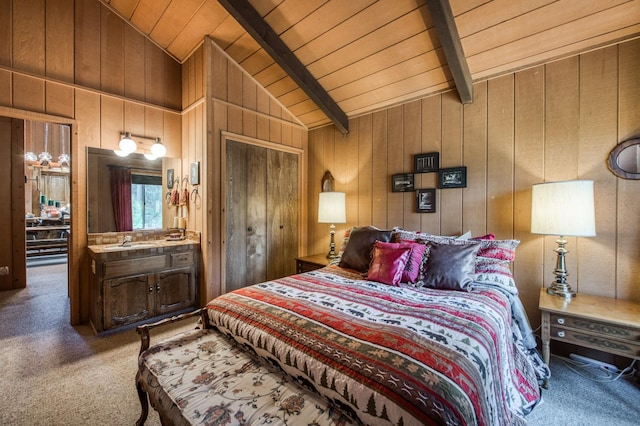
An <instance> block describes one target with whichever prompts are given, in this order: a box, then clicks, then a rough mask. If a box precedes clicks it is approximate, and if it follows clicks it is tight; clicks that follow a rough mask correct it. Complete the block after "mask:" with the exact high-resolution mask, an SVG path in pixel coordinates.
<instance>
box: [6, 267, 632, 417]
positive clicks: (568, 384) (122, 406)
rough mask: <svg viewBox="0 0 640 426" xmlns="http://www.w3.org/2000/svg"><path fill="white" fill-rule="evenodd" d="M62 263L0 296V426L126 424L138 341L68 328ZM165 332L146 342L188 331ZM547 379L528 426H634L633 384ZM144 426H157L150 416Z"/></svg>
mask: <svg viewBox="0 0 640 426" xmlns="http://www.w3.org/2000/svg"><path fill="white" fill-rule="evenodd" d="M66 273H67V272H66V264H57V265H46V266H38V267H30V268H29V269H28V270H27V277H28V287H27V288H26V289H23V290H13V291H7V292H0V366H2V367H3V369H2V374H0V395H1V397H0V425H88V424H91V425H132V424H134V423H135V420H136V419H137V418H138V415H139V413H140V411H139V410H140V406H139V402H138V398H137V393H136V390H135V386H134V377H135V373H136V358H137V352H138V348H139V339H138V336H137V334H136V333H135V331H134V330H126V331H122V332H118V333H112V334H109V335H107V336H101V337H97V336H95V335H94V333H93V331H92V330H91V328H90V327H89V326H88V325H82V326H78V327H72V326H70V325H69V324H68V322H69V301H68V298H67V282H66ZM194 326H195V320H190V321H185V323H183V324H175V325H172V326H170V327H169V328H168V329H167V330H166V331H163V332H162V333H157V334H155V335H154V336H153V338H152V339H153V340H159V339H162V338H166V337H169V336H171V335H173V334H175V333H177V332H179V331H183V330H186V329H190V328H193V327H194ZM551 369H552V373H553V378H552V381H551V386H550V388H549V389H548V390H544V393H543V402H542V404H541V405H539V406H538V407H536V408H535V409H534V411H533V412H532V413H531V414H530V415H529V416H528V420H529V424H531V425H535V426H537V425H545V426H548V425H562V426H572V425H575V426H577V425H592V426H613V425H616V426H626V425H629V426H631V425H637V424H639V423H640V421H639V420H638V419H640V403H639V401H640V387H639V386H638V384H637V383H636V381H635V380H624V379H619V380H617V381H615V382H611V383H597V382H594V381H591V380H588V379H585V378H584V377H582V376H581V375H579V374H576V373H575V372H573V371H571V370H570V369H569V368H567V366H566V365H565V364H564V363H563V362H562V360H560V359H557V358H553V359H552V365H551ZM147 424H148V425H153V426H156V425H159V424H160V421H159V418H158V416H157V414H156V413H155V412H153V411H152V412H151V413H150V416H149V419H148V421H147Z"/></svg>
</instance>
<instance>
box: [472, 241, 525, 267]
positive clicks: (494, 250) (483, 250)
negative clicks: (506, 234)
mask: <svg viewBox="0 0 640 426" xmlns="http://www.w3.org/2000/svg"><path fill="white" fill-rule="evenodd" d="M518 244H520V241H519V240H480V251H479V252H478V257H483V258H487V259H495V260H502V261H507V262H513V261H514V260H515V258H516V247H518Z"/></svg>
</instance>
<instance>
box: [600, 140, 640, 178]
mask: <svg viewBox="0 0 640 426" xmlns="http://www.w3.org/2000/svg"><path fill="white" fill-rule="evenodd" d="M633 145H640V138H639V139H629V140H626V141H624V142H621V143H619V144H618V145H616V147H615V148H613V149H612V150H611V153H609V160H608V162H607V165H608V166H609V170H611V172H612V173H613V174H614V175H616V176H618V177H621V178H624V179H640V173H631V172H628V171H626V170H624V169H623V168H621V167H620V166H619V165H618V157H620V154H621V153H622V151H624V150H625V149H627V148H629V147H630V146H633Z"/></svg>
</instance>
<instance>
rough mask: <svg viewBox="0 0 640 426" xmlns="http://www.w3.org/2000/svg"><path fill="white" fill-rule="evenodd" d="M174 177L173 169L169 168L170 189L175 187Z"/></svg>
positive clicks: (168, 182) (168, 180) (168, 185)
mask: <svg viewBox="0 0 640 426" xmlns="http://www.w3.org/2000/svg"><path fill="white" fill-rule="evenodd" d="M173 179H174V177H173V169H167V188H168V189H173V184H174V181H173Z"/></svg>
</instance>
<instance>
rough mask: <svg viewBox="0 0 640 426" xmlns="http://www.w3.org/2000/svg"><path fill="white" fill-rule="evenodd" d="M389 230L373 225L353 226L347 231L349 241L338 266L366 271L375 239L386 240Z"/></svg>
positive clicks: (387, 239) (389, 237)
mask: <svg viewBox="0 0 640 426" xmlns="http://www.w3.org/2000/svg"><path fill="white" fill-rule="evenodd" d="M390 239H391V231H385V230H382V229H378V228H376V227H375V226H365V227H361V228H357V227H353V228H351V232H350V233H349V241H348V242H347V245H346V247H345V249H344V252H343V253H342V256H341V257H340V262H339V263H338V266H340V267H341V268H347V269H354V270H356V271H358V272H367V270H368V269H369V264H370V263H371V251H372V249H373V244H374V243H375V242H376V241H384V242H388V241H389V240H390Z"/></svg>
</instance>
